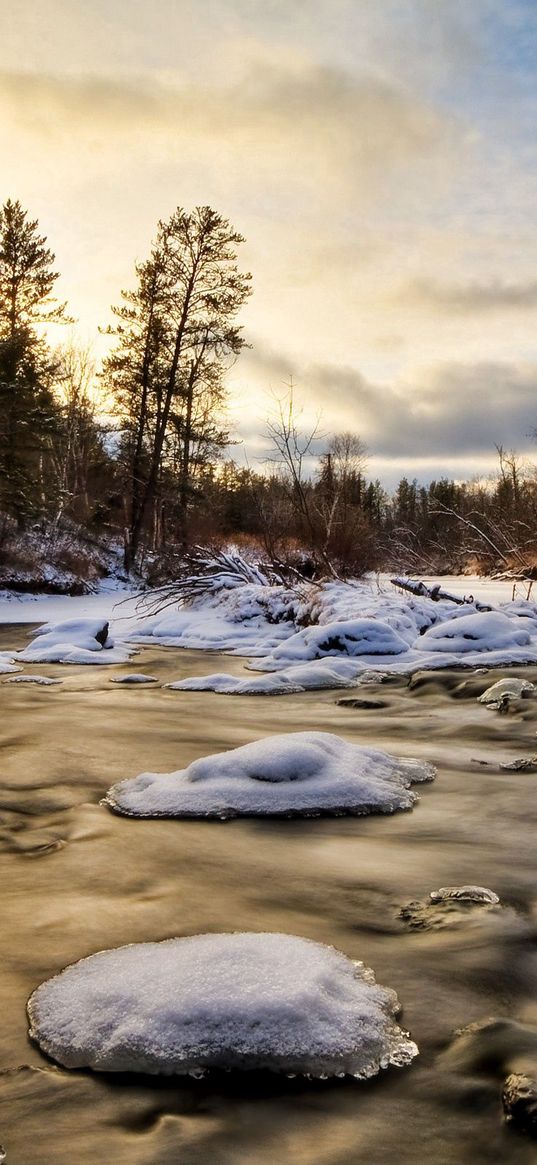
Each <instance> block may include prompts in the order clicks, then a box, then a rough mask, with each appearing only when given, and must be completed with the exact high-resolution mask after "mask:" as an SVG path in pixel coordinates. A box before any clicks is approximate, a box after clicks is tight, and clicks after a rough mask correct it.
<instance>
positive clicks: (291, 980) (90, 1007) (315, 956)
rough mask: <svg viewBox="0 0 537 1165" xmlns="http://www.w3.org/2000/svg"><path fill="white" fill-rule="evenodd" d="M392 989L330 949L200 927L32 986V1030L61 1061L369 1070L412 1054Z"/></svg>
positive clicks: (112, 1068) (106, 954)
mask: <svg viewBox="0 0 537 1165" xmlns="http://www.w3.org/2000/svg"><path fill="white" fill-rule="evenodd" d="M398 1011H399V1004H398V1001H397V997H396V995H395V993H394V992H393V991H391V990H388V989H386V988H384V987H380V986H378V985H377V984H376V983H375V980H374V976H373V973H372V972H371V971H370V970H369V969H367V968H365V967H364V966H363V964H362V963H354V962H352V961H351V960H350V959H348V958H347V957H346V956H345V955H343V954H341V953H340V952H339V951H336V950H335V949H334V948H333V947H328V946H324V945H322V944H320V943H316V942H311V941H310V940H308V939H303V938H296V937H295V936H293V935H287V934H249V933H247V934H202V935H196V936H194V937H191V938H179V939H168V940H166V941H165V942H160V943H135V944H133V945H131V946H124V947H119V948H118V949H116V950H109V951H101V952H99V953H98V954H95V955H91V956H90V957H89V958H86V959H82V960H81V961H80V962H79V963H75V964H74V965H72V966H70V967H67V969H66V970H65V971H62V972H61V974H59V975H57V976H55V977H54V978H53V979H49V980H48V982H46V983H43V984H42V985H41V986H40V987H38V988H37V990H36V991H34V993H33V995H32V996H31V998H30V1000H29V1003H28V1015H29V1018H30V1036H31V1037H32V1039H34V1040H36V1041H37V1043H38V1044H39V1045H40V1047H41V1048H42V1049H43V1051H44V1052H46V1054H47V1055H49V1056H51V1057H52V1058H53V1059H54V1060H56V1061H57V1062H58V1063H60V1064H62V1065H63V1066H64V1067H66V1068H82V1067H84V1068H94V1069H96V1070H98V1071H103V1072H148V1073H163V1074H165V1075H172V1074H182V1075H184V1074H187V1073H189V1074H192V1075H200V1074H203V1073H204V1072H205V1071H206V1070H208V1069H213V1068H218V1069H222V1068H223V1069H228V1070H229V1069H249V1070H254V1069H265V1070H266V1069H269V1070H271V1071H275V1072H285V1073H288V1074H298V1073H303V1074H308V1075H312V1076H319V1077H325V1076H334V1075H338V1076H344V1075H346V1074H350V1075H353V1076H357V1077H359V1078H363V1079H365V1078H367V1077H369V1076H373V1075H375V1074H376V1073H377V1072H378V1071H379V1070H380V1068H388V1067H389V1066H390V1065H394V1066H397V1067H402V1066H404V1065H407V1064H409V1063H410V1062H411V1061H412V1059H413V1058H414V1056H416V1055H417V1054H418V1048H417V1046H416V1044H415V1043H413V1041H412V1040H410V1039H409V1037H408V1034H407V1033H406V1032H404V1031H402V1030H401V1028H400V1027H398V1025H397V1024H396V1022H395V1018H394V1017H395V1016H396V1015H397V1013H398Z"/></svg>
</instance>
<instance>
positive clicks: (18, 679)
mask: <svg viewBox="0 0 537 1165" xmlns="http://www.w3.org/2000/svg"><path fill="white" fill-rule="evenodd" d="M3 683H4V684H40V685H42V686H43V687H49V686H50V685H51V684H62V683H63V680H53V679H51V678H50V676H30V675H27V674H26V675H18V676H12V677H11V679H9V680H3Z"/></svg>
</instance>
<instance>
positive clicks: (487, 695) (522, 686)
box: [477, 676, 535, 704]
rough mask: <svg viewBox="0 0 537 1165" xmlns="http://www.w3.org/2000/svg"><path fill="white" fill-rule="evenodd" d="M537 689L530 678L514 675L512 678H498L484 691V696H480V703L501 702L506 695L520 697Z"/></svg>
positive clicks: (514, 697)
mask: <svg viewBox="0 0 537 1165" xmlns="http://www.w3.org/2000/svg"><path fill="white" fill-rule="evenodd" d="M534 691H535V684H532V683H530V681H529V680H520V679H517V678H516V677H515V676H513V678H512V679H505V680H498V681H497V682H496V683H495V684H492V685H491V687H490V688H487V690H486V692H483V695H482V696H478V697H477V698H478V701H479V703H480V704H499V703H500V701H501V700H502V698H503V697H504V696H508V697H512V698H513V699H519V697H521V696H525V695H526V694H528V695H529V693H530V692H534Z"/></svg>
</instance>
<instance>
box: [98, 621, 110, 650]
mask: <svg viewBox="0 0 537 1165" xmlns="http://www.w3.org/2000/svg"><path fill="white" fill-rule="evenodd" d="M109 626H110V624H109V623H103V625H102V627H100V628H99V630H98V631H96V632H95V638H96V640H97V643H100V645H101V647H104V645H105V643H106V640H107V639H108V628H109Z"/></svg>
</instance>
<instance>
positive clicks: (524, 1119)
mask: <svg viewBox="0 0 537 1165" xmlns="http://www.w3.org/2000/svg"><path fill="white" fill-rule="evenodd" d="M502 1104H503V1111H504V1114H505V1119H506V1121H507V1122H508V1123H509V1124H513V1125H514V1126H515V1127H516V1128H517V1129H520V1131H521V1132H523V1133H530V1134H531V1136H533V1137H537V1080H536V1079H532V1077H531V1076H526V1075H525V1074H524V1073H522V1072H512V1073H511V1075H510V1076H508V1077H507V1079H506V1080H505V1081H504V1084H503V1087H502Z"/></svg>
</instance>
